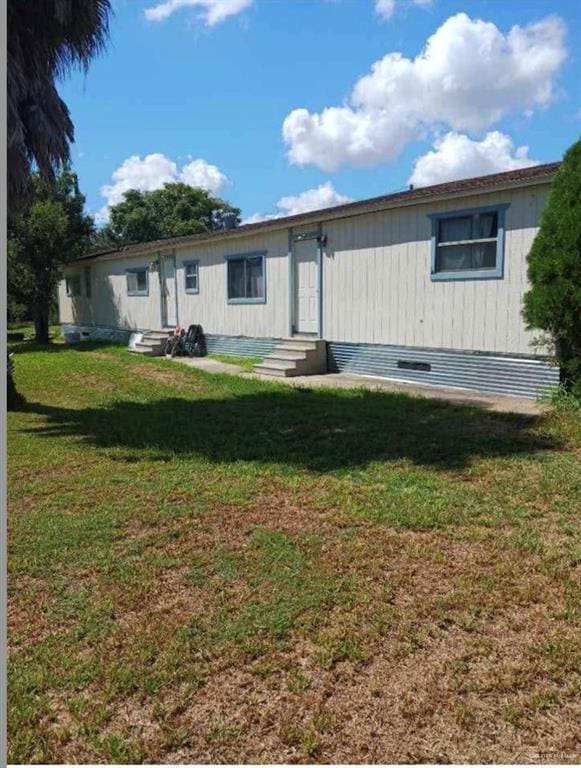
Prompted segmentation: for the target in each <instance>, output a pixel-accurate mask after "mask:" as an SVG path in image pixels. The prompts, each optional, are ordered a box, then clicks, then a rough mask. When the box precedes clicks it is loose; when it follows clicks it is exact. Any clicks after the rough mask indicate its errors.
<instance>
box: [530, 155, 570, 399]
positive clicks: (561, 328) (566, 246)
mask: <svg viewBox="0 0 581 768" xmlns="http://www.w3.org/2000/svg"><path fill="white" fill-rule="evenodd" d="M528 276H529V280H530V283H531V288H530V290H529V291H528V293H527V294H526V296H525V303H524V316H525V319H526V321H527V324H528V326H529V327H530V328H542V329H543V330H545V331H547V332H549V333H550V334H551V335H552V337H553V338H554V340H555V343H556V348H557V355H558V357H559V361H560V364H561V368H562V375H563V383H564V384H565V385H566V386H568V387H571V386H575V387H576V388H577V389H578V390H579V393H580V394H581V140H580V141H577V142H576V143H575V144H574V145H573V146H572V147H571V148H570V149H569V150H568V151H567V153H566V155H565V157H564V159H563V164H562V165H561V167H560V168H559V170H558V172H557V173H556V175H555V178H554V179H553V183H552V185H551V192H550V195H549V200H548V203H547V207H546V208H545V210H544V211H543V215H542V217H541V225H540V229H539V232H538V234H537V236H536V238H535V241H534V243H533V247H532V249H531V252H530V254H529V259H528Z"/></svg>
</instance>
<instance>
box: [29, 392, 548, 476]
mask: <svg viewBox="0 0 581 768" xmlns="http://www.w3.org/2000/svg"><path fill="white" fill-rule="evenodd" d="M25 410H26V411H29V412H34V413H37V414H40V415H42V416H44V417H45V418H46V420H47V421H46V422H45V423H44V424H43V425H42V426H40V427H37V428H35V429H34V432H35V434H37V435H38V434H42V435H45V436H47V437H59V436H75V437H80V438H81V439H82V440H83V441H84V442H85V443H86V444H87V445H90V446H94V447H97V448H120V447H121V448H126V449H128V453H127V455H126V457H125V458H126V460H127V461H132V462H134V461H139V460H140V459H141V458H142V453H141V452H143V451H147V453H148V456H147V458H148V459H151V454H152V453H153V455H154V456H155V458H158V459H160V460H170V459H171V458H172V457H173V456H175V455H178V456H187V455H192V456H194V455H198V456H200V457H205V458H207V459H209V460H210V461H213V462H235V461H251V462H261V463H265V464H271V463H281V464H286V465H291V466H294V467H298V468H304V469H308V470H313V471H318V472H330V471H334V470H340V469H346V468H350V467H351V468H357V467H364V466H367V465H368V464H369V463H370V462H373V461H391V462H393V461H398V460H409V461H411V462H413V463H414V464H416V465H424V466H430V467H435V468H441V469H452V468H462V467H465V466H467V465H468V464H470V462H471V460H472V459H473V458H476V457H500V456H507V457H508V456H516V455H522V454H532V453H535V452H537V451H541V450H547V449H551V448H555V447H557V446H558V443H557V442H556V440H555V439H554V438H550V437H548V436H546V435H540V434H537V433H536V432H535V430H534V428H535V426H536V425H537V424H538V418H537V417H533V416H522V415H514V414H504V413H491V412H487V411H483V410H480V409H478V408H470V407H466V406H462V405H457V404H451V403H447V402H443V401H439V400H428V399H424V398H411V397H409V396H407V395H404V394H399V393H385V392H368V391H362V390H357V391H353V390H352V391H336V392H333V391H329V390H304V389H303V390H301V389H288V390H286V389H281V390H280V391H272V390H271V391H256V392H250V393H239V394H237V395H236V396H230V397H224V398H221V399H218V398H214V399H185V398H165V399H158V400H153V401H150V402H148V403H139V402H131V401H118V402H115V403H113V404H111V405H110V406H108V407H103V408H84V409H78V410H76V409H67V408H60V407H54V406H47V405H41V404H37V403H29V404H27V405H26V406H25ZM143 458H145V457H144V456H143Z"/></svg>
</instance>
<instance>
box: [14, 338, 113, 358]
mask: <svg viewBox="0 0 581 768" xmlns="http://www.w3.org/2000/svg"><path fill="white" fill-rule="evenodd" d="M126 346H127V345H126V344H119V343H116V342H112V341H82V342H80V343H79V344H65V343H64V342H62V341H60V342H59V341H50V342H49V343H48V344H39V343H38V342H36V341H34V339H27V340H25V341H17V342H10V343H9V344H8V351H9V352H13V353H14V354H15V355H22V354H26V353H28V352H71V351H73V352H93V351H95V350H97V349H105V348H107V347H126Z"/></svg>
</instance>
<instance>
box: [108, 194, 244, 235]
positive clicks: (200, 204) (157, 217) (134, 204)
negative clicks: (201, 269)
mask: <svg viewBox="0 0 581 768" xmlns="http://www.w3.org/2000/svg"><path fill="white" fill-rule="evenodd" d="M225 214H232V215H233V216H234V217H235V220H236V222H237V223H238V222H239V220H240V209H239V208H234V207H233V206H231V205H230V204H229V203H227V202H225V201H224V200H222V199H221V198H219V197H214V196H212V195H210V194H209V193H208V192H206V191H205V190H203V189H200V188H199V187H191V186H189V185H188V184H184V183H182V182H175V183H169V184H166V185H165V186H164V187H163V188H162V189H156V190H154V191H147V192H141V191H139V190H137V189H130V190H129V191H128V192H126V193H125V195H124V199H123V200H122V202H120V203H118V204H117V205H114V206H113V207H112V208H111V211H110V219H109V223H108V224H107V226H106V227H104V228H103V229H102V230H100V231H99V232H98V233H97V234H96V237H95V239H94V246H95V248H106V247H117V246H120V245H127V244H128V243H144V242H147V241H149V240H160V239H162V238H166V237H179V236H182V235H195V234H198V233H200V232H208V231H211V230H215V229H222V228H223V226H224V215H225Z"/></svg>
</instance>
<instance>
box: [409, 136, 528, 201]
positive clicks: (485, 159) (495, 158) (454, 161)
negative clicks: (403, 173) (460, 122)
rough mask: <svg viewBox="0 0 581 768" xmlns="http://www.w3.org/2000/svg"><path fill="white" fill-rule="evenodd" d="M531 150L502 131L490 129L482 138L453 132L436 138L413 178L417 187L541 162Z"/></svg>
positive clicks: (417, 162)
mask: <svg viewBox="0 0 581 768" xmlns="http://www.w3.org/2000/svg"><path fill="white" fill-rule="evenodd" d="M528 153H529V148H528V147H524V146H523V147H516V148H515V146H514V142H513V141H512V139H511V138H510V136H507V135H506V134H504V133H500V132H499V131H491V132H490V133H487V134H486V136H485V137H484V138H483V139H482V141H473V140H472V139H470V138H469V137H468V136H466V135H465V134H461V133H454V132H450V133H447V134H446V135H445V136H443V137H442V138H441V139H437V140H436V141H435V142H434V149H433V150H432V151H430V152H427V153H426V154H425V155H422V157H419V158H418V159H417V160H416V162H415V164H414V170H413V172H412V175H411V176H410V178H409V182H410V184H413V185H414V186H415V187H425V186H428V185H430V184H440V183H441V182H445V181H455V180H456V179H469V178H471V177H473V176H484V175H486V174H488V173H500V172H501V171H512V170H515V169H517V168H528V167H529V166H531V165H538V164H539V161H538V160H533V159H532V158H530V157H529V156H528Z"/></svg>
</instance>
